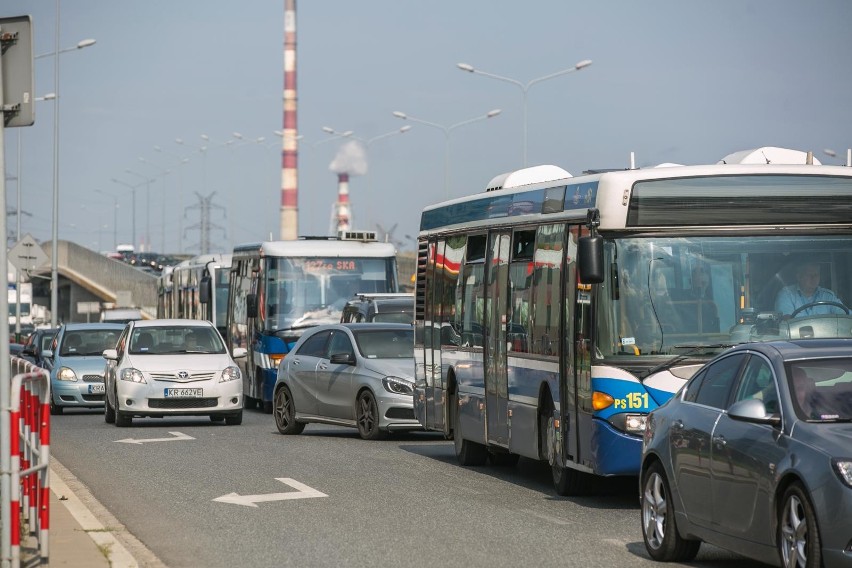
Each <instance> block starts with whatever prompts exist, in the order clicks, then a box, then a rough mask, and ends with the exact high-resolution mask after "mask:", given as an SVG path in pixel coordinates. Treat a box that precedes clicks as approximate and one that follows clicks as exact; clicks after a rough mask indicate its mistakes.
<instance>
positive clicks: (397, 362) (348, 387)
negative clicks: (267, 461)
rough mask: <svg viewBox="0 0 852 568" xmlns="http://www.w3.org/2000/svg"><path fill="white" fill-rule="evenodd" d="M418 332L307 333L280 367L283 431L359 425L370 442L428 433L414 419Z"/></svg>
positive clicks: (370, 328) (363, 326) (338, 329)
mask: <svg viewBox="0 0 852 568" xmlns="http://www.w3.org/2000/svg"><path fill="white" fill-rule="evenodd" d="M413 394H414V330H413V328H412V326H411V325H407V324H397V323H349V324H334V325H322V326H317V327H315V328H312V329H310V330H308V331H306V332H305V334H304V335H303V336H302V337H301V338H300V339H299V341H298V342H297V343H296V345H295V346H294V347H293V349H292V351H291V352H290V353H288V354H287V356H286V357H284V359H283V360H282V361H281V364H280V365H279V366H278V378H277V380H276V382H275V390H274V399H273V414H274V416H275V424H276V426H277V427H278V431H279V432H281V433H282V434H299V433H301V432H302V430H304V428H305V425H306V424H307V423H308V422H322V423H325V424H337V425H340V426H353V427H357V428H358V433H359V434H360V435H361V437H362V438H364V439H365V440H376V439H379V438H383V437H384V436H385V434H386V433H387V432H389V431H393V430H413V429H422V426H421V425H420V423H419V422H418V421H417V420H416V419H415V418H414V399H413Z"/></svg>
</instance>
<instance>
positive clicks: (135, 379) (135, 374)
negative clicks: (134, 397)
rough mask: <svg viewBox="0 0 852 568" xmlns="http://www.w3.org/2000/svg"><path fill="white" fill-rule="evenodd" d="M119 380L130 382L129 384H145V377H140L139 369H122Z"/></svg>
mask: <svg viewBox="0 0 852 568" xmlns="http://www.w3.org/2000/svg"><path fill="white" fill-rule="evenodd" d="M120 376H121V380H122V381H130V382H131V383H146V384H147V381H146V380H145V377H144V376H142V371H140V370H139V369H133V368H131V369H122V370H121V375H120Z"/></svg>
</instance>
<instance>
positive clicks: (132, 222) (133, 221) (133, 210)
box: [112, 178, 145, 250]
mask: <svg viewBox="0 0 852 568" xmlns="http://www.w3.org/2000/svg"><path fill="white" fill-rule="evenodd" d="M112 181H113V183H117V184H119V185H123V186H124V187H127V188H129V189H130V194H131V202H130V225H131V228H132V229H131V233H132V234H131V236H132V237H133V247H134V250H135V249H136V244H137V243H136V190H137V189H138V188H140V187H142V186H143V185H145V183H144V182H143V183H137V184H136V185H132V184H129V183H127V182H125V181H121V180H120V179H115V178H112Z"/></svg>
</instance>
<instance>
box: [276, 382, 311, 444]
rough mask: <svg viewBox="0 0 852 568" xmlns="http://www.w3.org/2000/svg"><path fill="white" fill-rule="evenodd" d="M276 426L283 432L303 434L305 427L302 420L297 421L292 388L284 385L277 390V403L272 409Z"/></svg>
mask: <svg viewBox="0 0 852 568" xmlns="http://www.w3.org/2000/svg"><path fill="white" fill-rule="evenodd" d="M272 415H273V417H274V418H275V426H276V427H277V428H278V431H279V432H281V433H282V434H301V433H302V430H304V429H305V425H304V423H302V422H296V405H295V404H294V403H293V396H292V395H291V394H290V389H289V388H287V387H286V386H282V387H281V388H279V389H278V390H277V391H275V404H274V407H273V410H272Z"/></svg>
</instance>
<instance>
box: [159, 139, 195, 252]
mask: <svg viewBox="0 0 852 568" xmlns="http://www.w3.org/2000/svg"><path fill="white" fill-rule="evenodd" d="M154 151H155V152H160V153H161V154H165V155H166V156H169V157H171V158H174V159H176V160H177V161H178V163H177V165H178V190H177V192H175V193H176V194H177V217H178V222H177V233H178V237H177V253H178V254H181V253H183V169H182V168H181V167H180V166H182V165H184V164H186V163H189V158H184V157H183V156H179V155H178V154H173V153H171V152H167V151H166V150H163V149H162V148H160V147H159V146H154Z"/></svg>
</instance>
